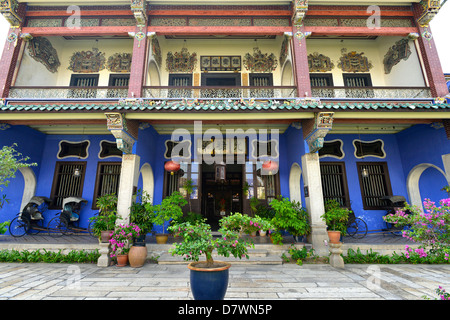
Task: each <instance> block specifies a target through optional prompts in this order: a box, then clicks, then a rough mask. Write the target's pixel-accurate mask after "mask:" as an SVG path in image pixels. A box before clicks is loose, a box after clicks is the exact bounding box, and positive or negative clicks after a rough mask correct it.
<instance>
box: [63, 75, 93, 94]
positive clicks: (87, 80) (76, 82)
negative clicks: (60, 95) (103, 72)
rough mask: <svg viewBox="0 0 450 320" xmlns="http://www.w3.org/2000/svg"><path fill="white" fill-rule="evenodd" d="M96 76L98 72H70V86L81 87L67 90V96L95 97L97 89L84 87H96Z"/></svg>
mask: <svg viewBox="0 0 450 320" xmlns="http://www.w3.org/2000/svg"><path fill="white" fill-rule="evenodd" d="M98 77H99V75H98V74H91V75H83V74H72V76H71V78H70V86H71V87H82V88H80V89H72V90H69V92H68V95H67V98H96V97H97V89H85V88H84V87H97V86H98Z"/></svg>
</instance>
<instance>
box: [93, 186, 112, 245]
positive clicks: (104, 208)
mask: <svg viewBox="0 0 450 320" xmlns="http://www.w3.org/2000/svg"><path fill="white" fill-rule="evenodd" d="M96 205H97V207H98V208H99V212H98V215H96V216H94V217H92V218H89V221H90V222H91V224H92V226H91V229H92V232H93V234H94V236H96V237H98V238H99V240H100V241H101V242H108V241H109V239H110V236H111V234H112V232H113V231H114V227H115V224H116V220H117V216H116V214H117V196H116V195H115V194H113V193H111V194H105V195H103V196H101V197H98V198H97V201H96Z"/></svg>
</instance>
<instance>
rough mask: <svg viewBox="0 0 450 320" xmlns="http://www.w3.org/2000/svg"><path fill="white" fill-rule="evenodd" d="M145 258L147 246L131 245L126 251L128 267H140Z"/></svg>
mask: <svg viewBox="0 0 450 320" xmlns="http://www.w3.org/2000/svg"><path fill="white" fill-rule="evenodd" d="M146 259H147V247H146V246H132V247H131V248H130V251H129V252H128V261H129V262H130V267H132V268H140V267H142V266H143V265H144V264H145V260H146Z"/></svg>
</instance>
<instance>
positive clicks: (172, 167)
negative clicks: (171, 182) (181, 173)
mask: <svg viewBox="0 0 450 320" xmlns="http://www.w3.org/2000/svg"><path fill="white" fill-rule="evenodd" d="M164 169H166V171H168V172H170V174H171V175H173V174H174V173H175V172H177V171H178V170H180V164H179V163H178V162H176V161H173V160H170V161H167V162H166V163H165V164H164Z"/></svg>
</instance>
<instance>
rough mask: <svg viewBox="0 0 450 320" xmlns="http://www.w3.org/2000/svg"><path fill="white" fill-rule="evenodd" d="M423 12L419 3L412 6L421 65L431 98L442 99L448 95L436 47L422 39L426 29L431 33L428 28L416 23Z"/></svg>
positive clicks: (431, 42) (431, 40) (430, 41)
mask: <svg viewBox="0 0 450 320" xmlns="http://www.w3.org/2000/svg"><path fill="white" fill-rule="evenodd" d="M422 11H423V8H422V6H421V5H420V4H419V3H415V4H413V12H414V20H415V21H416V24H417V27H418V28H419V34H420V35H419V38H418V39H417V41H418V43H419V48H420V51H421V53H422V58H423V63H424V66H425V70H424V71H425V72H426V75H427V78H428V82H429V85H430V89H431V94H432V96H433V97H443V96H445V95H447V94H448V88H447V84H446V82H445V77H444V72H443V71H442V66H441V61H440V60H439V56H438V52H437V49H436V45H435V43H434V40H433V39H430V40H427V39H424V38H423V36H422V34H423V32H425V31H426V30H427V29H428V31H429V32H431V30H430V28H429V27H426V28H425V27H421V26H420V25H419V24H418V23H417V19H418V18H419V17H420V16H421V14H422Z"/></svg>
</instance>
